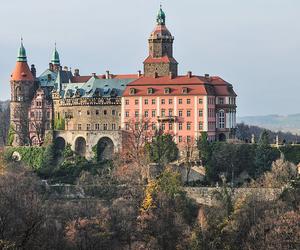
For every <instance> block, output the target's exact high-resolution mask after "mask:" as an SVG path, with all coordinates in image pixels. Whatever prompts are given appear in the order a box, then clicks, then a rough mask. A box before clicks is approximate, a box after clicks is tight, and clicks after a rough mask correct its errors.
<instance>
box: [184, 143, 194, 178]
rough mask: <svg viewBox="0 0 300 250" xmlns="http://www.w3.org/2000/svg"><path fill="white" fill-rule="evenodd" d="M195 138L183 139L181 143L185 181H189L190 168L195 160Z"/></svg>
mask: <svg viewBox="0 0 300 250" xmlns="http://www.w3.org/2000/svg"><path fill="white" fill-rule="evenodd" d="M195 150H196V145H195V140H194V139H193V138H191V139H189V140H185V141H184V145H183V159H184V165H185V167H186V182H187V183H189V178H190V173H191V169H192V167H193V163H194V162H195V160H196V159H195V154H194V153H195Z"/></svg>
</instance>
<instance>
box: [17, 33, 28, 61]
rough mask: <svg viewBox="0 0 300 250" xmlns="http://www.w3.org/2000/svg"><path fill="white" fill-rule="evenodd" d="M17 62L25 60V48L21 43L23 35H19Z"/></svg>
mask: <svg viewBox="0 0 300 250" xmlns="http://www.w3.org/2000/svg"><path fill="white" fill-rule="evenodd" d="M17 62H27V56H26V50H25V48H24V45H23V37H21V46H20V49H19V53H18V58H17Z"/></svg>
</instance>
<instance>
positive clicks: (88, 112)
mask: <svg viewBox="0 0 300 250" xmlns="http://www.w3.org/2000/svg"><path fill="white" fill-rule="evenodd" d="M77 112H78V115H81V114H82V112H81V110H78V111H77ZM108 113H109V112H108V111H107V110H103V115H108ZM86 114H87V115H91V114H93V112H92V111H91V110H87V111H86ZM95 115H100V110H95ZM111 115H117V111H116V110H114V109H113V110H112V111H111Z"/></svg>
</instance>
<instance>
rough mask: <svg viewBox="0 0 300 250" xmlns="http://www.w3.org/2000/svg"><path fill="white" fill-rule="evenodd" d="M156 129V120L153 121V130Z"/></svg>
mask: <svg viewBox="0 0 300 250" xmlns="http://www.w3.org/2000/svg"><path fill="white" fill-rule="evenodd" d="M155 129H156V124H155V123H154V122H152V130H155Z"/></svg>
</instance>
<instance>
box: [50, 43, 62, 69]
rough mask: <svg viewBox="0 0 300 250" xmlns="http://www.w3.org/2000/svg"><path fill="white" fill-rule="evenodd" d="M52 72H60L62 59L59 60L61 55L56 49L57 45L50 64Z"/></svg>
mask: <svg viewBox="0 0 300 250" xmlns="http://www.w3.org/2000/svg"><path fill="white" fill-rule="evenodd" d="M49 69H50V70H52V71H59V70H60V59H59V54H58V51H57V49H56V44H55V48H54V51H53V54H52V59H51V63H50V67H49Z"/></svg>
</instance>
